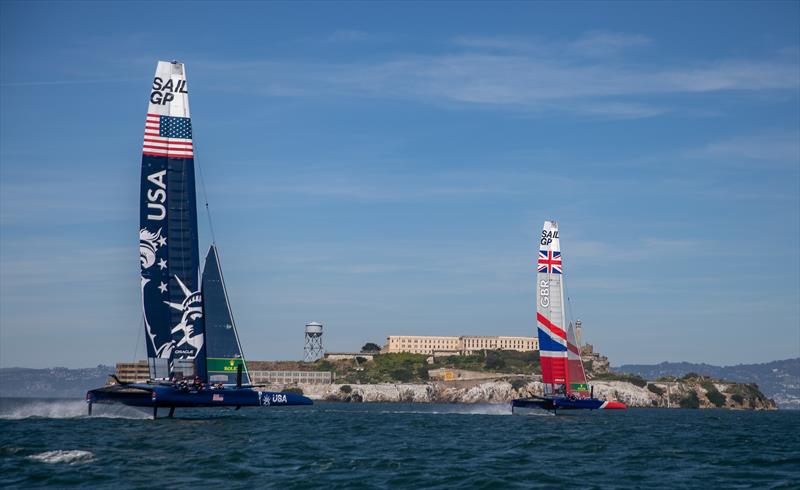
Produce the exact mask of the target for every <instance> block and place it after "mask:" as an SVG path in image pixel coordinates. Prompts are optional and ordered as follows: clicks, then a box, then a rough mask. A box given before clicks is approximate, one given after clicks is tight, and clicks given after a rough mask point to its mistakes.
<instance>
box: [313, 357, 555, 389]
mask: <svg viewBox="0 0 800 490" xmlns="http://www.w3.org/2000/svg"><path fill="white" fill-rule="evenodd" d="M429 359H431V356H428V355H424V354H408V353H391V354H381V355H377V356H375V357H374V358H373V360H371V361H370V360H367V359H365V358H363V357H362V358H357V359H355V360H351V359H347V360H338V361H328V360H320V361H317V362H316V363H314V366H315V368H316V369H319V370H321V371H323V370H324V371H328V370H331V371H334V372H335V373H336V380H337V382H340V383H353V384H371V383H424V382H426V381H428V380H429V379H430V376H429V371H430V370H433V369H439V368H449V369H463V370H467V371H479V372H489V373H501V374H527V375H531V374H533V373H539V372H540V367H539V353H538V352H517V351H501V350H487V351H481V352H479V353H476V354H472V355H469V356H441V357H435V358H433V362H428V360H429Z"/></svg>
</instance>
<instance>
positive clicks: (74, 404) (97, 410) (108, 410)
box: [0, 400, 150, 420]
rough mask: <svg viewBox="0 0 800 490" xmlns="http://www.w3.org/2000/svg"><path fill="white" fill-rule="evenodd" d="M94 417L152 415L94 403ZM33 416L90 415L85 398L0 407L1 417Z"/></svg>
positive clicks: (123, 407)
mask: <svg viewBox="0 0 800 490" xmlns="http://www.w3.org/2000/svg"><path fill="white" fill-rule="evenodd" d="M92 416H93V417H95V416H96V417H105V418H125V419H147V418H150V416H149V415H148V414H146V413H144V412H142V411H139V410H137V409H135V408H132V407H128V406H125V405H98V404H94V409H93V415H92ZM32 417H40V418H48V419H69V418H78V417H88V407H87V406H86V402H85V401H83V400H35V401H34V400H31V401H26V402H22V403H20V404H15V405H13V406H8V407H2V408H0V419H10V420H19V419H27V418H32Z"/></svg>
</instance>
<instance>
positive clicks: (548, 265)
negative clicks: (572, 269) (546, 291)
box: [538, 250, 561, 274]
mask: <svg viewBox="0 0 800 490" xmlns="http://www.w3.org/2000/svg"><path fill="white" fill-rule="evenodd" d="M538 271H539V272H546V273H548V274H561V252H554V251H552V250H539V268H538Z"/></svg>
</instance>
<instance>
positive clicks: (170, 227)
mask: <svg viewBox="0 0 800 490" xmlns="http://www.w3.org/2000/svg"><path fill="white" fill-rule="evenodd" d="M140 202H141V205H140V220H139V221H140V229H139V258H140V262H141V289H142V306H143V309H144V323H145V331H146V335H147V339H146V342H147V356H148V358H149V359H150V365H151V367H152V366H154V365H156V366H159V365H165V364H167V363H168V366H169V371H172V372H174V370H175V368H176V366H186V365H187V364H188V365H192V364H193V365H194V373H195V374H197V375H199V376H200V377H201V378H202V379H205V378H206V373H205V370H206V362H205V342H204V339H205V328H204V323H203V298H202V295H201V293H200V283H199V277H198V276H199V272H198V271H199V252H198V237H197V204H196V196H195V176H194V148H193V142H192V120H191V115H190V112H189V90H188V86H187V84H186V73H185V71H184V66H183V64H182V63H177V62H167V61H159V62H158V66H157V68H156V74H155V77H154V78H153V84H152V87H151V91H150V103H149V105H148V108H147V118H146V122H145V129H144V144H143V145H142V176H141V193H140ZM179 360H180V361H181V362H177V361H179ZM155 361H163V362H161V363H159V362H155ZM151 376H152V377H163V376H158V375H156V374H154V373H153V371H152V369H151Z"/></svg>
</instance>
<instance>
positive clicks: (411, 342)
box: [381, 335, 539, 356]
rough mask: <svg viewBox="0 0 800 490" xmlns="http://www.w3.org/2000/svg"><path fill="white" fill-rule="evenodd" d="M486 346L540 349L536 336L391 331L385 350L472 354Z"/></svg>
mask: <svg viewBox="0 0 800 490" xmlns="http://www.w3.org/2000/svg"><path fill="white" fill-rule="evenodd" d="M483 350H513V351H519V352H530V351H535V350H539V339H537V338H536V337H505V336H482V335H461V336H458V337H454V336H433V335H390V336H389V337H387V338H386V345H385V346H384V348H383V350H382V351H381V353H394V352H408V353H410V354H428V355H438V356H446V355H451V356H452V355H462V356H463V355H470V354H474V353H476V352H480V351H483Z"/></svg>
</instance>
